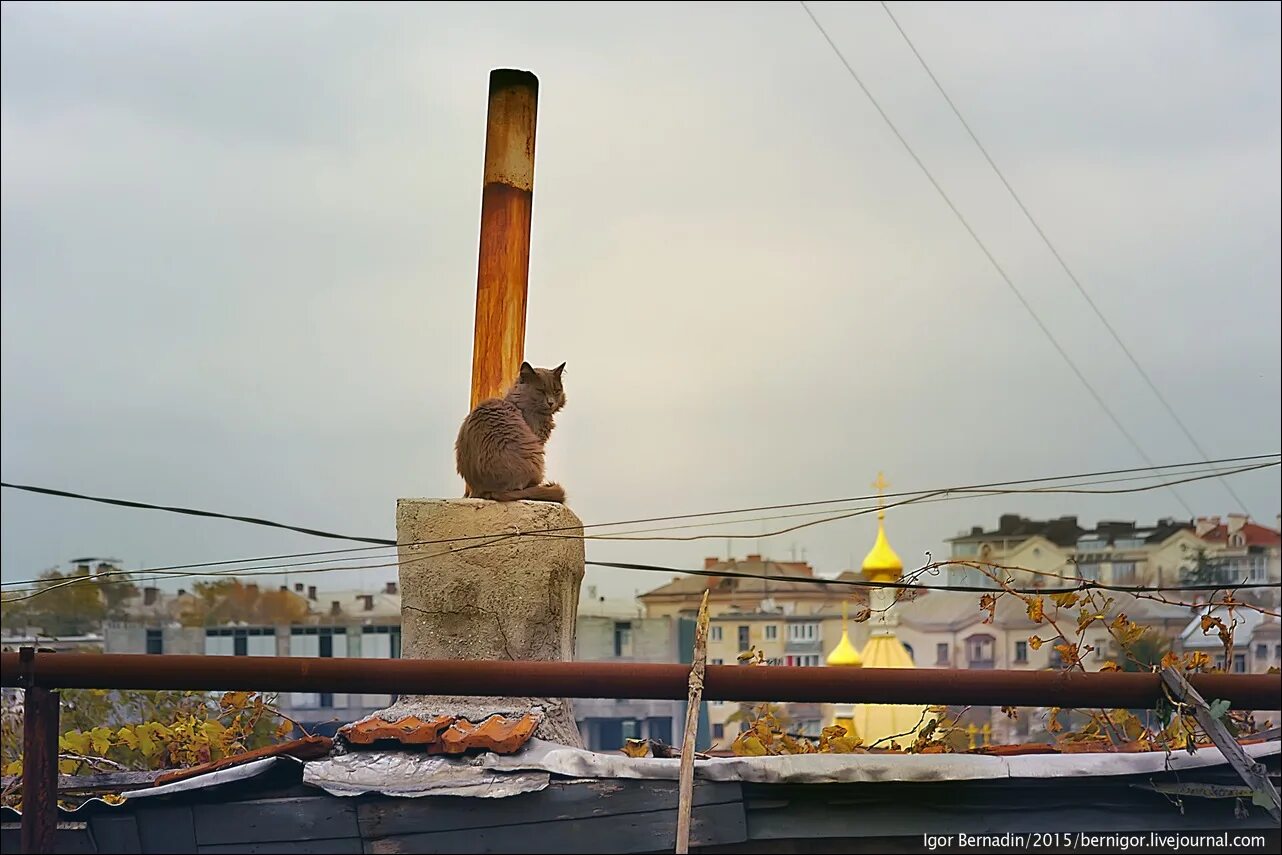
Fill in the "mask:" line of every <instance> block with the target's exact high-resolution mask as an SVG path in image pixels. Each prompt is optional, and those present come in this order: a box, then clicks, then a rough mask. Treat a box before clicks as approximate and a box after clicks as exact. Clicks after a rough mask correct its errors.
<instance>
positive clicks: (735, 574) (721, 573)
mask: <svg viewBox="0 0 1282 855" xmlns="http://www.w3.org/2000/svg"><path fill="white" fill-rule="evenodd" d="M585 563H587V564H589V565H591V566H593V567H612V568H614V569H617V570H645V571H649V572H655V573H680V574H683V575H686V576H708V577H712V578H717V579H720V578H726V577H730V578H735V579H751V580H754V581H761V580H763V579H764V580H765V581H767V582H801V583H802V584H809V585H839V586H844V587H849V588H864V589H874V588H890V589H893V590H901V591H954V592H958V593H967V594H970V593H975V594H993V593H1001V592H1003V591H1004V592H1008V593H1015V594H1069V593H1076V592H1079V591H1094V590H1099V591H1114V592H1117V593H1123V594H1156V593H1173V592H1179V591H1228V590H1246V589H1259V588H1282V582H1261V583H1252V584H1225V585H1108V584H1105V583H1103V582H1090V581H1083V582H1082V583H1081V584H1078V585H1072V586H1066V587H1059V588H985V587H983V586H980V585H922V584H918V583H916V582H870V581H867V580H863V579H820V578H816V577H814V576H785V575H782V574H777V573H765V574H762V573H741V572H739V571H737V570H689V569H685V568H682V567H663V566H659V565H654V564H628V563H625V562H619V561H588V562H585ZM954 563H959V562H953V561H939V562H936V563H935V564H932V565H928V567H923V568H919V569H918V570H915V571H913V572H914V573H916V572H920V571H921V570H925V569H930V568H932V567H943V566H946V565H949V564H954ZM961 563H965V564H967V565H970V564H973V563H983V562H961ZM1009 569H1014V570H1025V569H1026V568H1023V567H1014V568H1009Z"/></svg>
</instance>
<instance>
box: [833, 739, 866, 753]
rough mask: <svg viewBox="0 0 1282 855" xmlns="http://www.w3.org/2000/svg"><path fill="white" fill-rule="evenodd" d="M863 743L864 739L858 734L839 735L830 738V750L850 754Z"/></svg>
mask: <svg viewBox="0 0 1282 855" xmlns="http://www.w3.org/2000/svg"><path fill="white" fill-rule="evenodd" d="M863 744H864V741H863V740H862V739H860V738H859V737H858V736H838V737H837V738H836V739H830V740H828V750H829V751H831V752H832V753H833V754H850V753H852V752H854V750H855V749H857V748H858V747H859V746H861V745H863Z"/></svg>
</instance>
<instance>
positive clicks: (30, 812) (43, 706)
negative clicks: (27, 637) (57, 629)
mask: <svg viewBox="0 0 1282 855" xmlns="http://www.w3.org/2000/svg"><path fill="white" fill-rule="evenodd" d="M19 653H20V655H21V661H22V664H23V665H24V666H25V669H26V671H27V673H31V671H32V670H34V665H35V655H36V651H35V648H32V647H24V648H22V649H21V650H20V651H19ZM59 703H60V699H59V697H58V693H57V692H56V691H51V690H49V689H42V688H40V687H39V686H32V685H30V684H28V685H27V687H26V688H25V690H24V694H23V702H22V833H21V840H22V851H23V852H24V853H29V855H35V854H36V853H41V855H42V854H43V853H47V852H55V851H57V850H56V849H55V848H54V838H55V837H56V835H57V833H58V712H59V709H58V708H59Z"/></svg>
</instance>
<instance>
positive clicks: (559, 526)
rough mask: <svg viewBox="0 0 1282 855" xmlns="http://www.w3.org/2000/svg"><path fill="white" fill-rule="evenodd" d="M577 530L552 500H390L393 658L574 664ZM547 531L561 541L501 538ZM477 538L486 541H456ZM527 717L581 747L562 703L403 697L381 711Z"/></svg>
mask: <svg viewBox="0 0 1282 855" xmlns="http://www.w3.org/2000/svg"><path fill="white" fill-rule="evenodd" d="M582 525H583V523H582V522H581V521H580V520H579V518H578V517H577V516H575V515H574V513H573V512H572V511H570V510H569V509H568V508H566V507H565V506H564V505H560V504H555V503H551V502H524V501H523V502H491V501H485V500H481V499H401V500H399V501H398V502H397V505H396V540H397V542H398V543H399V544H400V546H399V547H398V553H399V561H400V582H401V645H402V646H401V656H402V657H403V658H405V659H511V660H516V661H523V660H564V661H569V660H571V659H573V657H574V632H575V619H576V617H577V615H578V607H579V586H580V583H581V582H582V581H583V540H582V538H581V535H582V534H583V528H582ZM547 530H555V534H557V535H566V536H564V537H550V536H527V537H511V536H510V535H514V534H517V533H520V532H537V531H547ZM476 535H493V537H486V538H481V539H464V538H473V537H474V536H476ZM505 536H506V537H505ZM527 712H535V714H536V715H537V716H539V717H540V718H541V722H540V724H539V726H538V729H537V730H536V731H535V735H536V736H538V737H540V738H542V739H547V740H550V741H553V742H558V743H561V744H563V745H572V746H581V745H582V742H581V739H580V737H579V732H578V728H577V727H576V726H575V723H574V715H573V712H572V710H571V707H570V703H569V701H568V700H567V699H565V698H525V697H515V698H464V697H452V696H442V695H420V696H412V695H411V696H402V697H401V698H400V699H399V700H398V701H397V702H396V704H394V705H393V706H392V707H391V708H390V709H389V710H386V711H384V712H383V713H380V715H381V716H382V717H383V718H389V719H391V718H395V717H398V716H404V715H411V714H412V715H418V716H425V715H442V714H450V715H459V716H463V717H465V718H467V719H468V720H470V721H472V722H480V721H483V720H484V719H485V718H486V717H488V716H490V715H492V714H495V713H498V714H501V715H506V716H516V717H519V716H521V715H524V714H525V713H527Z"/></svg>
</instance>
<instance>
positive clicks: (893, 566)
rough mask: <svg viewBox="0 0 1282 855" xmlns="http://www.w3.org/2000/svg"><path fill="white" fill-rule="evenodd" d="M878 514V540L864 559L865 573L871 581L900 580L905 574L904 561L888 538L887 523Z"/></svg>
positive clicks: (865, 576) (866, 577)
mask: <svg viewBox="0 0 1282 855" xmlns="http://www.w3.org/2000/svg"><path fill="white" fill-rule="evenodd" d="M880 517H881V515H880V514H879V515H878V519H877V542H876V543H874V544H873V545H872V549H871V550H869V552H868V557H867V558H865V559H864V567H863V574H864V578H865V579H867V580H868V581H869V582H898V581H899V580H900V579H901V578H902V577H903V575H904V562H903V561H901V560H900V558H899V556H898V555H897V554H896V553H895V550H894V549H891V547H890V541H889V540H887V539H886V523H885V522H884V521H883V520H882V519H881V518H880Z"/></svg>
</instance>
